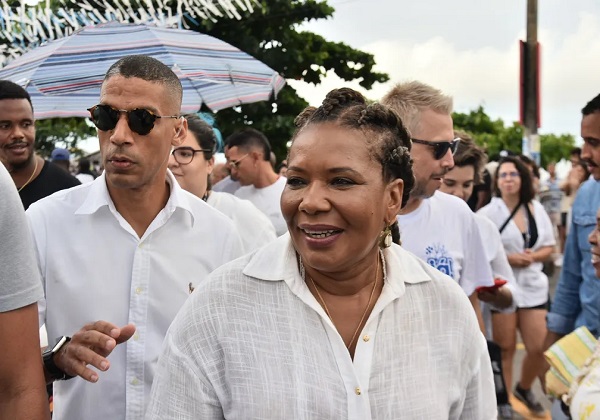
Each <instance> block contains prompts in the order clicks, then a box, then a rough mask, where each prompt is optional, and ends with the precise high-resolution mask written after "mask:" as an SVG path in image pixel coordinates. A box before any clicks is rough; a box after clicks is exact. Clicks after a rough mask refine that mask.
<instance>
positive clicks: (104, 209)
mask: <svg viewBox="0 0 600 420" xmlns="http://www.w3.org/2000/svg"><path fill="white" fill-rule="evenodd" d="M181 98H182V87H181V83H180V81H179V79H178V78H177V76H176V75H175V73H173V71H172V70H171V69H169V68H168V67H167V66H165V65H164V64H162V63H161V62H159V61H157V60H155V59H154V58H151V57H146V56H127V57H124V58H122V59H120V60H118V61H117V62H116V63H115V64H113V65H112V66H111V67H110V69H109V70H108V72H107V74H106V76H105V78H104V81H103V83H102V87H101V92H100V102H99V104H98V105H96V106H93V107H91V108H90V109H89V111H90V116H91V119H92V121H93V123H94V124H95V125H96V127H97V128H98V138H99V142H100V151H101V155H102V160H103V164H104V169H105V170H104V173H103V174H102V175H101V176H100V177H98V178H97V179H96V180H94V181H93V182H90V183H87V184H85V185H82V186H81V187H79V188H75V189H71V190H68V191H65V192H61V193H58V194H55V195H54V196H52V197H49V198H46V199H44V200H41V201H39V202H38V203H35V204H34V205H33V206H31V207H30V208H29V210H28V212H27V215H28V217H29V220H30V225H31V228H32V231H33V236H34V241H35V245H36V247H37V251H38V252H37V255H38V265H39V268H40V271H41V273H42V277H43V281H44V287H45V299H44V300H43V301H42V303H41V305H40V313H39V315H40V322H41V323H43V322H45V323H46V328H47V331H48V336H49V337H50V340H52V339H54V338H57V344H56V345H54V346H53V347H52V349H51V350H50V351H49V352H47V353H45V354H44V366H45V369H46V377H47V379H48V380H54V381H56V382H54V390H55V397H54V419H56V420H62V419H86V420H96V419H98V420H100V419H140V418H143V416H144V411H145V408H146V404H147V398H148V396H149V392H150V388H151V385H152V380H153V377H154V369H155V365H156V361H157V359H158V354H159V351H160V348H161V343H162V341H163V338H164V337H165V335H166V332H167V328H168V327H169V325H170V323H171V321H172V320H173V319H174V317H175V315H176V313H177V312H178V310H179V309H180V308H181V306H182V305H183V304H184V303H185V301H186V299H187V297H188V296H189V294H190V293H191V292H192V291H193V290H194V288H196V287H197V286H198V285H199V284H200V283H201V282H202V280H203V279H204V278H205V277H206V276H207V275H208V274H209V273H210V272H211V271H213V270H214V269H216V268H217V267H219V266H220V265H222V264H224V263H225V262H228V261H230V260H232V259H234V258H237V257H238V256H239V255H241V243H240V240H239V236H238V235H237V233H236V232H235V230H234V228H233V225H232V223H231V221H230V220H229V219H228V218H227V217H226V216H224V215H222V214H221V213H219V212H218V211H216V210H214V209H213V208H211V207H210V206H208V205H207V204H206V203H204V202H203V201H202V200H201V199H199V198H198V197H195V196H194V195H192V194H189V193H188V192H186V191H184V190H182V189H181V187H179V185H178V183H177V181H176V180H175V178H174V177H173V175H172V174H171V173H170V172H168V171H167V164H168V160H169V154H170V152H171V149H172V148H173V147H175V146H179V145H180V144H181V142H182V141H183V139H184V138H185V136H186V134H187V123H186V121H185V119H184V118H181V117H180V108H181ZM70 256H71V257H70ZM71 335H72V336H71ZM121 343H123V344H121ZM74 376H80V378H75V379H71V380H67V379H70V378H71V377H74Z"/></svg>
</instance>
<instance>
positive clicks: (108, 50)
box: [0, 23, 285, 119]
mask: <svg viewBox="0 0 600 420" xmlns="http://www.w3.org/2000/svg"><path fill="white" fill-rule="evenodd" d="M132 54H143V55H149V56H152V57H154V58H156V59H157V60H160V61H161V62H163V63H164V64H166V65H167V66H169V67H170V68H171V69H172V70H173V71H174V72H175V73H176V74H177V75H178V76H179V79H180V80H181V84H182V85H183V104H182V109H181V111H182V113H189V112H196V111H198V110H199V109H200V106H201V105H202V104H205V105H206V106H208V108H210V109H211V110H212V111H215V112H216V111H218V110H220V109H224V108H230V107H232V106H236V105H241V104H247V103H252V102H258V101H266V100H269V99H270V98H272V97H275V96H276V95H277V93H278V92H279V91H280V90H281V88H282V87H283V85H284V84H285V80H284V79H283V78H282V77H281V76H280V75H279V74H278V73H277V72H276V71H275V70H273V69H271V68H270V67H268V66H267V65H266V64H264V63H262V62H260V61H259V60H257V59H255V58H254V57H252V56H250V55H248V54H246V53H245V52H243V51H240V50H239V49H237V48H235V47H234V46H232V45H230V44H227V43H226V42H223V41H221V40H219V39H216V38H214V37H211V36H208V35H204V34H200V33H198V32H194V31H188V30H183V29H170V28H159V27H156V26H150V25H135V24H122V23H108V24H104V25H98V26H88V27H85V28H83V29H81V30H79V31H77V32H75V33H74V34H72V35H70V36H68V37H65V38H61V39H57V40H54V41H50V42H48V43H46V44H43V45H41V46H39V47H37V48H35V49H33V50H31V51H29V52H27V53H25V54H24V55H22V56H21V57H19V58H17V59H15V60H14V61H12V62H11V63H9V64H8V65H7V66H6V67H4V68H3V69H2V70H0V79H7V80H12V81H13V82H15V83H18V84H20V85H21V86H24V87H26V88H27V90H28V92H29V94H30V95H31V99H32V102H33V106H34V110H35V117H36V118H37V119H43V118H54V117H87V116H88V115H89V113H88V112H87V111H86V109H87V108H89V107H91V106H93V105H95V104H96V103H97V102H98V99H99V97H100V86H101V84H102V80H103V79H104V74H105V73H106V71H107V70H108V68H109V67H110V66H111V65H112V64H113V63H114V62H116V61H117V60H118V59H119V58H121V57H124V56H126V55H132Z"/></svg>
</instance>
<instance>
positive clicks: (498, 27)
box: [290, 0, 600, 136]
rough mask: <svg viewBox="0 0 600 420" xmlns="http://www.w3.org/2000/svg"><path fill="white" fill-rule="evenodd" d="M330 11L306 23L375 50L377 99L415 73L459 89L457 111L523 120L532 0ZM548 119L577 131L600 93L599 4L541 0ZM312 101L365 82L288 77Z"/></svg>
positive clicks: (382, 0) (348, 0)
mask: <svg viewBox="0 0 600 420" xmlns="http://www.w3.org/2000/svg"><path fill="white" fill-rule="evenodd" d="M329 4H331V5H332V6H333V7H335V9H336V12H335V14H334V16H333V18H332V19H329V20H321V21H316V22H311V23H309V24H306V25H305V26H304V27H303V29H306V30H310V31H313V32H316V33H319V34H321V35H323V36H324V37H325V38H326V39H328V40H331V41H339V42H344V43H346V44H348V45H350V46H352V47H354V48H358V49H360V50H363V51H366V52H369V53H371V54H374V55H375V60H376V62H377V66H376V70H377V71H382V72H386V73H388V74H389V75H390V79H391V80H390V82H388V83H386V84H376V85H375V86H374V88H373V89H372V90H371V91H370V92H363V93H365V94H366V95H367V96H368V97H369V98H371V99H378V98H380V97H381V96H382V95H383V94H384V93H385V92H387V90H388V89H389V88H390V86H391V85H392V84H393V83H396V82H399V81H403V80H412V79H417V80H421V81H423V82H426V83H429V84H431V85H433V86H435V87H437V88H440V89H442V90H443V91H444V92H445V93H448V94H450V95H452V96H453V97H454V107H455V110H456V111H459V112H468V111H469V110H471V109H475V108H476V107H477V106H479V105H483V106H484V108H485V110H486V112H487V113H488V114H489V115H491V116H492V117H493V118H502V119H503V120H504V121H505V122H506V123H512V121H516V120H518V118H519V102H518V95H519V42H518V41H519V40H520V39H523V40H525V37H526V30H525V27H526V8H527V1H526V0H521V1H518V0H508V1H507V0H486V1H481V0H454V1H447V0H423V1H414V0H410V1H409V0H329ZM538 40H539V42H540V43H541V46H542V49H541V57H542V63H541V66H542V72H541V75H542V77H541V99H542V109H541V110H542V121H541V122H542V127H541V128H540V133H555V134H561V133H571V134H574V135H576V136H578V135H579V124H580V121H581V117H580V115H581V114H580V110H581V108H582V107H583V106H584V105H585V103H586V102H587V101H589V100H590V99H592V98H593V97H594V96H596V95H597V94H598V93H600V88H599V87H600V83H598V81H599V80H600V70H599V69H600V2H599V1H598V0H571V1H564V0H540V1H539V2H538ZM290 84H291V85H292V86H294V87H295V88H296V89H297V90H298V92H299V93H300V95H301V96H302V97H304V98H305V99H306V100H307V101H309V102H310V104H311V105H318V104H320V102H321V101H322V100H323V98H324V97H325V94H326V93H327V92H328V91H329V90H331V89H333V88H336V87H341V86H350V87H354V88H356V87H358V84H357V83H347V82H344V81H342V80H341V79H339V78H337V77H336V76H335V75H329V76H328V77H327V78H326V79H325V80H324V82H323V83H322V84H320V85H319V86H317V87H315V86H314V85H308V84H305V83H303V82H297V81H290Z"/></svg>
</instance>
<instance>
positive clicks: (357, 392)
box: [354, 386, 361, 395]
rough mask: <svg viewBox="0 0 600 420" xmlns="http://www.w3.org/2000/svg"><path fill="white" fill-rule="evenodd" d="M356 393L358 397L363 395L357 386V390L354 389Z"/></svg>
mask: <svg viewBox="0 0 600 420" xmlns="http://www.w3.org/2000/svg"><path fill="white" fill-rule="evenodd" d="M354 393H355V394H356V395H360V394H361V392H360V387H358V386H357V387H356V388H354Z"/></svg>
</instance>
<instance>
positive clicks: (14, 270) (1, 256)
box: [0, 163, 44, 312]
mask: <svg viewBox="0 0 600 420" xmlns="http://www.w3.org/2000/svg"><path fill="white" fill-rule="evenodd" d="M35 261H36V260H35V252H34V249H33V242H32V240H31V234H30V233H29V227H28V226H27V218H26V217H25V210H23V203H22V202H21V199H20V198H19V194H18V193H17V188H16V187H15V183H14V182H13V180H12V178H11V177H10V175H9V174H8V171H7V170H6V168H5V167H4V165H3V164H2V163H0V312H8V311H12V310H14V309H18V308H22V307H24V306H27V305H31V304H32V303H35V302H37V301H38V300H40V299H41V298H42V296H43V295H44V291H43V289H42V279H41V278H40V273H39V272H38V270H37V269H36V265H35Z"/></svg>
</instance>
